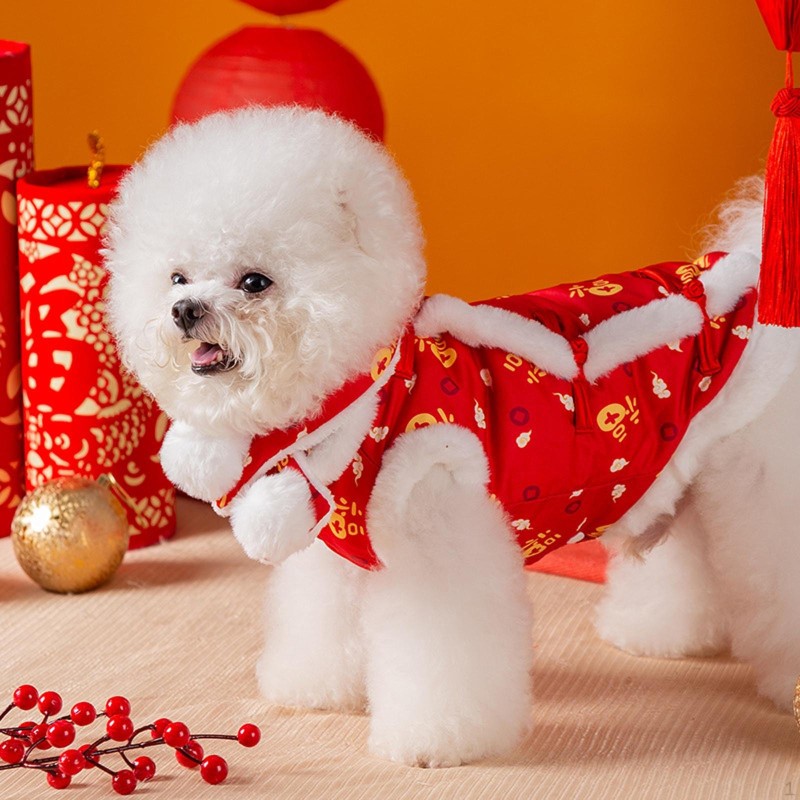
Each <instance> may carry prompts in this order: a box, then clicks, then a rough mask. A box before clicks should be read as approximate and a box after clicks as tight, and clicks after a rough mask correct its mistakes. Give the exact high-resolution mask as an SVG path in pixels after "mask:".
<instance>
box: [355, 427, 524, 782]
mask: <svg viewBox="0 0 800 800" xmlns="http://www.w3.org/2000/svg"><path fill="white" fill-rule="evenodd" d="M486 471H487V468H486V463H485V457H484V456H483V451H482V449H481V446H480V444H479V443H478V441H477V439H475V437H473V436H472V434H470V433H468V432H466V431H465V430H463V429H461V428H456V427H455V426H448V425H434V426H431V427H428V428H423V429H418V430H415V431H412V432H410V433H407V434H405V435H404V436H403V437H402V438H401V439H400V440H399V441H398V442H397V444H396V445H395V446H394V448H393V449H392V451H390V452H389V453H388V454H387V456H386V458H385V459H384V466H383V469H382V471H381V474H380V476H379V478H378V481H377V483H376V486H375V490H374V493H373V498H372V501H371V504H370V509H369V514H368V524H369V526H370V532H371V537H372V541H373V544H374V546H375V550H376V553H377V555H378V556H379V558H380V559H381V560H382V562H383V564H384V567H383V569H381V570H379V571H376V572H374V573H372V574H370V575H368V576H367V587H366V594H365V603H364V630H365V641H366V647H367V692H368V697H369V707H370V711H371V714H372V720H371V733H370V748H371V750H372V751H373V752H374V753H375V754H377V755H380V756H383V757H387V758H390V759H392V760H394V761H398V762H402V763H405V764H410V765H417V766H430V767H435V766H455V765H458V764H461V763H464V762H467V761H472V760H475V759H478V758H481V757H484V756H487V755H491V754H495V753H500V752H504V751H507V750H509V749H511V748H512V747H513V746H514V745H515V744H516V743H517V742H518V741H519V739H520V738H521V736H522V735H523V734H524V732H525V731H526V730H527V728H528V725H529V719H530V713H531V708H530V702H531V694H530V667H531V663H532V653H533V650H532V643H531V616H530V607H529V603H528V598H527V594H526V584H525V579H524V573H523V570H522V557H521V553H520V550H519V547H518V546H517V544H516V542H515V541H514V540H513V538H512V535H511V532H510V528H509V527H508V525H507V521H506V519H505V516H504V514H503V512H502V510H501V509H500V507H499V506H498V505H497V504H496V503H495V502H494V501H493V500H491V499H490V498H489V496H488V494H487V491H486V488H485V484H486Z"/></svg>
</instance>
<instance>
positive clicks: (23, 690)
mask: <svg viewBox="0 0 800 800" xmlns="http://www.w3.org/2000/svg"><path fill="white" fill-rule="evenodd" d="M38 699H39V692H37V691H36V689H35V688H34V687H33V686H31V685H30V684H29V683H23V684H22V686H19V687H18V688H17V689H15V690H14V705H15V706H16V707H17V708H21V709H22V710H23V711H30V710H31V709H32V708H33V707H34V706H35V705H36V701H37V700H38Z"/></svg>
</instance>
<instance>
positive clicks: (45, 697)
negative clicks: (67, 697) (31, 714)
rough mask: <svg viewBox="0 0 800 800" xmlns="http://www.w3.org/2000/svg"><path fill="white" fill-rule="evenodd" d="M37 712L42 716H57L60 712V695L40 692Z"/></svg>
mask: <svg viewBox="0 0 800 800" xmlns="http://www.w3.org/2000/svg"><path fill="white" fill-rule="evenodd" d="M38 705H39V711H41V712H42V714H48V715H52V714H58V712H59V711H61V706H62V703H61V695H60V694H59V693H58V692H42V693H41V694H40V695H39V704H38Z"/></svg>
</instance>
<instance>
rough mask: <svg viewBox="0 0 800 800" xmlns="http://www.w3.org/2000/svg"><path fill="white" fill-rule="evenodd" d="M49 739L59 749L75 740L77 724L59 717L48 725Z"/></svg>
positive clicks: (47, 734)
mask: <svg viewBox="0 0 800 800" xmlns="http://www.w3.org/2000/svg"><path fill="white" fill-rule="evenodd" d="M46 736H47V741H48V742H50V744H51V745H53V747H57V748H58V749H59V750H60V749H61V748H62V747H68V746H69V745H71V744H72V743H73V742H74V741H75V726H74V725H73V724H72V723H71V722H68V721H67V720H65V719H58V720H56V721H55V722H53V723H51V724H50V725H48V726H47V733H46Z"/></svg>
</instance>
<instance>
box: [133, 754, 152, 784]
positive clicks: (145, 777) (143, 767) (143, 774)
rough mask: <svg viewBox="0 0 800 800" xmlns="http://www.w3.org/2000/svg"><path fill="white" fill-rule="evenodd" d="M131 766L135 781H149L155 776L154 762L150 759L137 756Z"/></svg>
mask: <svg viewBox="0 0 800 800" xmlns="http://www.w3.org/2000/svg"><path fill="white" fill-rule="evenodd" d="M133 764H134V767H133V774H134V776H135V777H136V780H137V781H149V780H150V778H152V777H153V775H155V774H156V762H155V761H153V759H152V758H148V757H147V756H139V758H137V759H135V760H134V762H133Z"/></svg>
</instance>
